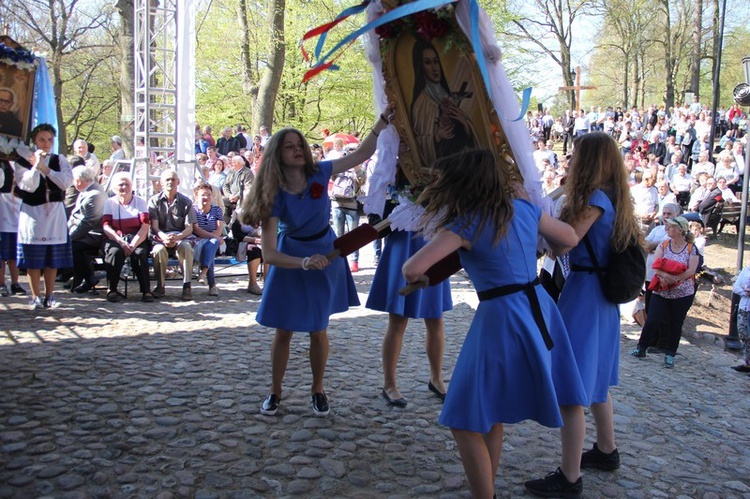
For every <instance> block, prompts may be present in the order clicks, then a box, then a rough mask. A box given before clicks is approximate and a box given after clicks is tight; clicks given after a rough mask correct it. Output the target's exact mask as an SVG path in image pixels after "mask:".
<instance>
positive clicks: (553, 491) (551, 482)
mask: <svg viewBox="0 0 750 499" xmlns="http://www.w3.org/2000/svg"><path fill="white" fill-rule="evenodd" d="M523 485H524V487H526V490H528V491H529V492H531V493H532V494H534V495H536V496H539V497H562V498H564V499H568V498H571V499H576V498H578V497H581V495H582V494H583V478H578V480H576V481H575V482H573V483H571V482H569V481H568V479H567V478H565V474H564V473H563V472H562V470H561V469H560V468H557V469H556V470H555V471H554V472H552V473H550V474H549V475H547V476H546V477H544V478H539V479H537V480H529V481H528V482H526V483H524V484H523Z"/></svg>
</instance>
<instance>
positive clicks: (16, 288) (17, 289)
mask: <svg viewBox="0 0 750 499" xmlns="http://www.w3.org/2000/svg"><path fill="white" fill-rule="evenodd" d="M10 292H11V293H13V294H14V295H25V294H26V290H25V289H23V288H22V287H21V285H20V284H18V283H16V284H11V285H10Z"/></svg>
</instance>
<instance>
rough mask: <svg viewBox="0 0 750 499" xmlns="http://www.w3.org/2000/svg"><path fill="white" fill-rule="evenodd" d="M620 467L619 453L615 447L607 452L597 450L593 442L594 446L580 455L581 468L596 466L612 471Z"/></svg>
mask: <svg viewBox="0 0 750 499" xmlns="http://www.w3.org/2000/svg"><path fill="white" fill-rule="evenodd" d="M619 467H620V453H619V452H617V449H615V450H613V451H612V452H610V453H609V454H605V453H604V452H602V451H600V450H599V447H598V446H597V445H596V442H594V448H593V449H591V450H587V451H586V452H584V453H583V454H582V455H581V468H596V469H598V470H604V471H614V470H616V469H617V468H619Z"/></svg>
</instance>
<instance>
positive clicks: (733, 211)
mask: <svg viewBox="0 0 750 499" xmlns="http://www.w3.org/2000/svg"><path fill="white" fill-rule="evenodd" d="M741 216H742V203H724V207H723V208H722V209H721V217H720V218H719V234H721V231H722V230H723V229H724V227H725V226H726V225H734V228H735V231H736V232H737V234H739V233H740V217H741Z"/></svg>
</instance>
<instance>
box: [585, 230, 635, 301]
mask: <svg viewBox="0 0 750 499" xmlns="http://www.w3.org/2000/svg"><path fill="white" fill-rule="evenodd" d="M583 242H584V244H586V250H587V251H588V253H589V257H590V258H591V261H592V262H593V264H594V269H593V270H594V271H595V272H596V273H597V274H599V280H600V281H601V284H602V292H603V293H604V297H605V298H606V299H607V300H608V301H610V302H612V303H628V302H631V301H633V300H635V299H636V298H638V295H639V294H640V292H641V290H642V289H643V283H644V282H645V281H646V250H645V249H644V248H643V247H642V246H641V245H640V244H639V243H638V239H635V240H634V241H631V242H630V244H628V245H627V247H626V248H625V250H624V251H621V252H618V251H614V250H610V251H611V253H610V256H609V265H608V266H607V268H606V269H603V268H601V267H600V266H599V262H598V261H597V259H596V255H595V254H594V248H592V247H591V241H589V237H588V234H586V235H585V236H583Z"/></svg>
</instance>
